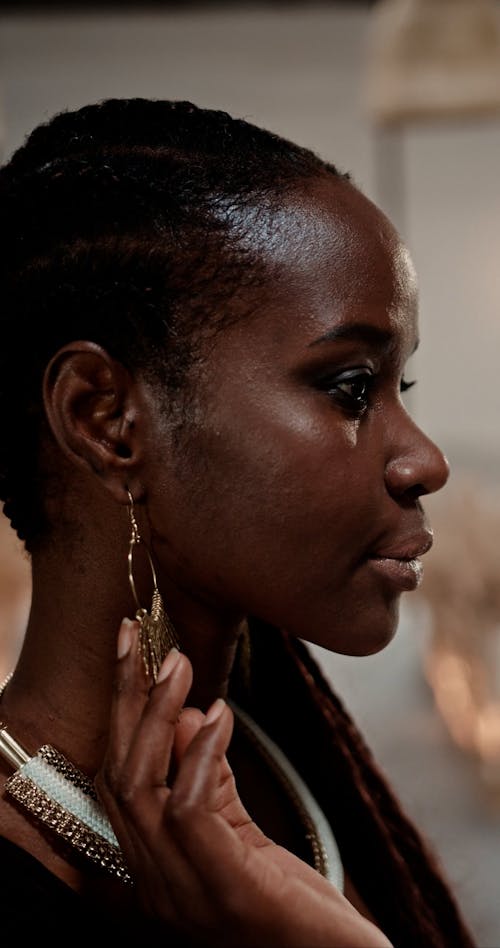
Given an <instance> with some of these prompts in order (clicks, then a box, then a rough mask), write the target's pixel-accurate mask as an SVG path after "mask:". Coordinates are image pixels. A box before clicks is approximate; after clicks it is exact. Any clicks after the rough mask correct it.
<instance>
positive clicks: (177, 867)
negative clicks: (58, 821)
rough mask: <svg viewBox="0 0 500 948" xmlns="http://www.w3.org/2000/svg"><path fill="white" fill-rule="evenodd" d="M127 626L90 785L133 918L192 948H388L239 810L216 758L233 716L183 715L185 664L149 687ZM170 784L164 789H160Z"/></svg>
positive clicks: (168, 662) (215, 711)
mask: <svg viewBox="0 0 500 948" xmlns="http://www.w3.org/2000/svg"><path fill="white" fill-rule="evenodd" d="M137 633H138V624H137V623H127V622H125V623H123V624H122V627H121V629H120V639H119V642H120V646H119V649H120V647H121V652H122V655H123V652H124V651H125V649H124V643H125V642H127V640H128V641H129V642H130V648H129V650H128V651H127V652H126V654H124V655H123V657H122V658H121V659H120V660H119V662H118V668H117V676H116V688H115V694H114V698H113V703H112V710H111V720H110V735H109V744H108V749H107V753H106V756H105V760H104V762H103V766H102V769H101V771H100V773H99V774H98V776H97V778H96V787H97V790H98V793H99V796H100V798H101V800H102V802H103V805H104V806H105V807H106V810H107V812H108V815H109V818H110V820H111V823H112V825H113V828H114V831H115V833H116V836H117V838H118V840H119V842H120V846H121V847H122V850H123V852H124V855H125V858H126V860H127V863H128V866H129V870H130V873H131V875H132V878H133V880H134V883H135V887H136V891H137V894H138V898H139V902H140V905H141V909H142V910H143V911H144V912H145V914H147V915H148V916H151V917H153V918H155V919H157V920H160V921H162V920H163V921H164V922H165V926H166V929H167V928H170V930H172V929H174V930H176V931H178V932H179V933H181V934H182V935H183V936H185V937H188V938H190V939H192V940H193V942H194V943H195V944H197V945H207V946H210V945H214V946H223V945H228V946H231V948H232V946H234V945H238V946H239V948H256V946H258V948H267V946H280V948H285V946H286V948H391V946H390V943H389V942H388V941H387V939H386V938H385V936H384V935H383V934H382V933H381V932H380V931H379V930H378V929H377V928H376V927H375V926H374V925H373V924H372V923H371V922H369V921H368V920H367V919H365V918H364V917H363V916H362V915H360V914H359V913H358V912H357V911H356V910H355V909H354V908H353V906H352V905H351V903H350V902H349V901H348V900H347V899H346V898H344V896H343V895H342V894H341V893H340V892H339V891H338V890H337V889H336V888H335V887H334V886H333V885H332V884H331V883H330V882H328V880H326V879H325V878H323V876H321V875H320V874H319V873H318V872H317V871H316V870H315V869H313V868H312V867H310V866H308V865H307V864H306V863H304V862H302V860H300V859H298V858H297V857H296V856H294V855H293V854H292V853H290V852H288V851H287V850H286V849H284V848H283V847H281V846H277V845H276V844H275V843H273V842H272V840H270V839H269V838H268V837H266V836H265V835H264V834H263V833H262V831H261V830H260V829H259V828H258V827H257V826H256V825H255V823H254V822H253V821H252V819H251V818H250V816H249V814H248V813H247V811H246V810H245V808H244V806H243V804H242V802H241V800H240V798H239V796H238V791H237V788H236V784H235V781H234V778H233V775H232V772H231V769H230V767H229V764H228V761H227V758H226V751H227V748H228V745H229V742H230V739H231V734H232V727H233V715H232V712H231V709H230V708H229V706H228V705H227V704H226V703H225V702H223V701H222V700H221V699H218V701H216V702H215V703H214V704H213V705H212V707H211V708H210V709H209V711H208V713H207V715H206V716H205V715H204V714H203V713H202V712H201V711H199V710H197V709H194V708H190V709H185V710H182V709H183V705H184V702H185V700H186V697H187V695H188V692H189V690H190V687H191V683H192V667H191V663H190V662H189V659H188V658H187V657H186V656H185V655H182V654H180V653H176V652H175V651H174V652H172V653H170V654H169V656H167V658H166V659H165V662H164V663H163V666H162V669H161V671H160V675H159V677H158V681H157V683H156V685H155V686H154V687H153V688H151V689H150V688H149V686H148V682H147V680H146V676H145V674H144V671H143V668H142V659H141V658H140V655H139V651H138V647H137ZM167 775H168V780H167V779H166V777H167Z"/></svg>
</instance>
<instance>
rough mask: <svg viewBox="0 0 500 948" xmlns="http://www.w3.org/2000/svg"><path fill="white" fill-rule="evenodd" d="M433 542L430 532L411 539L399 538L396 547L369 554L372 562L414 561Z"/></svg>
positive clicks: (415, 535)
mask: <svg viewBox="0 0 500 948" xmlns="http://www.w3.org/2000/svg"><path fill="white" fill-rule="evenodd" d="M432 542H433V535H432V532H431V531H427V530H426V531H425V532H423V533H419V534H414V535H413V536H411V537H406V538H401V539H400V540H398V543H397V544H396V545H392V546H388V547H387V548H384V549H381V550H375V551H374V552H373V553H371V554H370V559H373V560H408V561H409V560H416V559H418V557H419V556H423V555H424V553H427V552H428V551H429V550H430V548H431V546H432Z"/></svg>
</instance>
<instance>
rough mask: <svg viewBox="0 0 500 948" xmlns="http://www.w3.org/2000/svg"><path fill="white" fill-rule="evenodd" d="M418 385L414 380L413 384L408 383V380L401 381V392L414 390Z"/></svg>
mask: <svg viewBox="0 0 500 948" xmlns="http://www.w3.org/2000/svg"><path fill="white" fill-rule="evenodd" d="M416 384H417V380H416V379H414V380H413V382H407V381H406V379H401V384H400V386H399V391H400V392H407V391H408V389H409V388H413V386H414V385H416Z"/></svg>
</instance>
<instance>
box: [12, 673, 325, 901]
mask: <svg viewBox="0 0 500 948" xmlns="http://www.w3.org/2000/svg"><path fill="white" fill-rule="evenodd" d="M12 674H13V672H11V673H10V674H9V675H8V676H7V678H6V679H5V680H4V681H3V682H2V684H1V685H0V701H1V698H2V695H3V693H4V691H5V688H6V687H7V685H8V683H9V681H10V679H11V678H12ZM231 706H232V709H233V712H234V714H235V716H236V717H237V719H238V721H239V723H240V726H241V727H242V728H243V730H244V732H245V733H246V735H247V737H248V738H249V739H250V741H251V742H252V744H253V745H254V746H255V747H256V749H257V750H258V752H259V754H260V755H261V757H262V758H263V760H264V761H265V762H266V764H267V766H268V767H269V769H270V770H271V772H272V773H273V774H274V775H275V776H276V777H277V779H278V781H279V783H280V784H281V786H282V788H283V790H284V791H285V793H286V794H287V796H288V798H289V799H290V801H291V803H292V804H293V806H294V808H295V810H296V812H297V814H298V816H299V819H300V821H301V823H302V825H303V827H304V830H305V838H306V840H307V841H308V843H309V845H310V848H311V854H312V860H313V865H314V868H315V869H316V870H317V871H318V872H319V873H320V874H321V875H323V876H325V877H327V878H331V879H332V881H333V882H334V883H335V884H336V885H337V886H338V887H339V888H340V889H342V883H343V875H342V867H341V863H340V857H339V856H338V851H337V850H336V844H335V841H334V839H333V836H332V837H331V839H330V841H329V842H330V845H329V850H330V854H332V852H333V860H329V858H328V854H327V849H326V847H325V843H324V841H323V839H322V838H321V835H320V832H319V831H318V825H317V822H316V821H315V820H314V818H313V817H312V816H311V812H310V808H308V806H307V803H305V802H304V796H303V793H302V794H301V793H300V792H299V791H298V789H297V781H296V778H295V781H292V780H291V779H290V776H289V773H288V771H289V770H290V769H291V768H290V767H288V768H287V767H285V766H284V756H283V755H281V756H278V753H280V752H279V748H275V746H274V745H273V743H272V742H271V741H270V740H269V739H268V738H267V736H266V735H264V734H263V733H262V732H261V730H260V728H259V727H258V725H256V724H255V722H254V721H253V720H252V718H250V716H249V715H248V714H246V712H244V711H243V710H242V709H241V708H239V707H238V706H237V705H235V704H234V703H231ZM0 754H1V755H2V756H3V757H4V758H5V759H6V760H7V762H8V763H9V764H10V765H11V766H13V767H14V768H15V770H14V773H13V774H12V776H11V777H9V778H8V779H7V781H6V783H5V792H6V793H7V794H9V795H10V796H11V797H12V798H13V799H14V800H16V801H17V803H19V804H20V805H21V806H22V807H24V808H25V809H26V810H28V811H29V812H30V813H31V814H32V815H33V816H34V817H35V818H36V819H37V820H38V821H39V822H41V823H42V824H43V825H44V826H46V827H47V828H48V829H50V831H51V832H53V833H55V834H56V835H57V836H60V837H61V838H62V839H64V840H65V841H66V842H67V843H68V844H69V845H70V846H71V847H73V848H74V849H76V850H77V851H78V852H80V853H82V854H83V855H85V856H86V857H87V858H89V859H90V860H91V861H92V862H94V863H95V864H97V865H98V866H100V868H101V869H103V870H105V871H106V872H108V873H111V874H112V875H114V876H117V877H118V878H119V879H120V880H121V881H122V882H125V883H132V878H131V876H130V873H129V871H128V869H127V866H126V864H125V860H124V857H123V853H122V851H121V849H120V847H119V844H118V840H117V839H116V836H115V834H114V831H113V829H112V826H111V823H110V822H109V820H108V818H107V816H106V813H105V811H104V809H103V807H102V806H101V804H100V803H99V801H98V799H97V794H96V792H95V789H94V785H93V783H92V781H91V780H90V779H89V778H88V777H86V776H85V774H83V773H82V772H81V771H80V770H78V768H77V767H75V766H74V764H72V763H71V761H70V760H68V759H67V758H66V757H65V756H64V755H63V754H61V753H60V751H58V750H56V749H55V748H54V747H52V746H51V745H50V744H44V745H43V746H42V747H40V748H39V750H38V751H36V753H35V754H34V755H33V756H30V755H29V754H28V753H27V751H26V750H25V749H24V748H23V747H22V746H21V745H20V744H19V743H18V742H17V741H16V740H15V738H13V737H12V735H11V734H10V733H9V731H8V730H7V727H6V725H5V724H4V723H3V722H2V721H1V720H0ZM332 861H333V863H334V866H333V870H334V872H333V875H334V876H335V878H332V876H331V873H330V870H331V869H332V866H331V865H330V862H332Z"/></svg>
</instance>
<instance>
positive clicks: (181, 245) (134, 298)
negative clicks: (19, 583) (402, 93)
mask: <svg viewBox="0 0 500 948" xmlns="http://www.w3.org/2000/svg"><path fill="white" fill-rule="evenodd" d="M322 174H330V175H335V176H337V177H345V178H347V177H348V176H347V175H342V176H340V175H339V173H338V172H337V169H336V168H335V167H334V166H333V165H331V164H327V163H326V162H324V161H322V160H321V159H320V158H319V157H318V156H316V155H315V154H314V153H313V152H312V151H309V150H308V149H305V148H301V147H299V146H297V145H295V144H293V143H291V142H289V141H287V140H285V139H283V138H281V137H280V136H278V135H276V134H273V133H271V132H269V131H266V130H264V129H261V128H259V127H257V126H255V125H253V124H251V123H250V122H247V121H244V120H241V119H234V118H232V117H231V116H230V115H228V114H227V113H226V112H223V111H215V110H210V109H202V108H198V107H196V106H195V105H193V104H192V103H190V102H171V101H162V100H148V99H138V98H136V99H109V100H105V101H102V102H99V103H95V104H92V105H88V106H85V107H84V108H81V109H79V110H76V111H74V112H69V111H67V112H63V113H60V114H58V115H56V116H55V117H53V118H52V119H51V120H50V121H49V122H47V123H46V124H43V125H40V126H39V127H38V128H36V129H35V130H34V131H33V132H32V133H31V135H30V136H29V137H28V138H27V140H26V142H25V144H24V145H23V146H22V147H20V148H19V149H18V150H17V151H16V152H15V153H14V155H13V156H12V158H11V159H10V161H9V162H8V163H7V164H6V165H5V166H4V167H3V168H2V169H1V170H0V208H1V215H2V223H3V239H2V250H1V255H0V256H1V261H2V262H1V264H0V273H1V282H2V308H1V317H0V319H1V322H0V326H1V333H2V354H1V356H0V412H1V416H2V426H3V438H2V445H3V448H2V449H0V500H3V501H4V512H5V514H6V515H7V516H8V517H9V519H10V521H11V523H12V526H13V527H14V529H15V530H16V531H17V533H18V536H19V537H20V538H21V539H23V540H24V542H25V546H26V548H27V549H28V550H32V549H33V547H34V545H35V543H36V542H37V540H39V539H40V538H43V537H44V535H45V534H46V533H47V529H48V526H49V525H48V524H47V523H46V522H45V519H44V512H43V507H44V505H43V499H42V498H43V493H44V490H45V491H46V490H47V489H48V484H47V481H46V479H44V476H43V472H42V468H41V464H40V460H39V459H40V448H41V442H42V439H43V436H44V435H46V434H47V429H46V424H45V418H44V413H43V408H42V395H41V389H42V379H43V373H44V370H45V367H46V365H47V363H48V361H49V359H50V358H51V356H52V355H53V354H54V353H55V352H56V351H57V350H58V349H59V348H60V346H62V345H64V344H66V343H68V342H71V341H72V340H74V339H89V340H92V341H94V342H97V343H98V344H100V345H102V346H103V348H105V349H106V350H107V351H108V352H109V353H110V355H112V356H114V357H115V358H117V359H119V360H121V361H122V362H123V363H124V364H125V365H127V366H128V367H129V368H133V369H136V370H137V369H139V370H142V371H144V372H148V373H149V374H150V375H151V374H153V375H154V376H155V377H156V378H158V379H160V380H161V382H162V385H163V386H164V387H165V390H168V391H174V390H177V391H179V390H180V389H181V388H182V385H183V382H184V381H185V378H186V374H187V370H188V367H189V366H190V365H191V364H192V361H193V358H194V353H195V349H196V346H195V341H196V338H199V337H200V332H201V331H207V330H208V329H215V328H217V327H216V323H217V326H218V327H220V325H221V324H222V323H224V321H225V320H226V321H228V320H230V319H231V318H234V315H235V312H236V311H237V310H238V306H237V305H236V301H235V300H234V297H235V296H238V294H240V295H241V289H242V288H245V289H247V290H248V287H249V286H252V285H256V286H257V285H258V282H259V267H258V264H257V261H256V259H255V255H254V256H253V257H252V255H251V253H250V252H249V251H248V250H247V251H246V252H245V251H244V249H243V243H242V241H241V240H240V241H238V237H241V229H242V227H243V226H244V225H242V223H241V221H242V220H243V217H244V215H243V217H242V215H241V213H240V212H241V210H242V209H245V208H246V209H248V208H249V207H252V208H253V209H254V212H255V208H257V212H258V208H259V207H260V208H263V207H266V206H267V207H268V208H269V206H275V205H276V203H277V202H278V203H279V202H280V201H283V199H284V197H285V195H286V193H287V192H288V191H290V189H293V188H294V187H296V186H297V183H298V181H300V180H302V181H303V180H305V179H307V178H313V177H317V176H318V175H322ZM234 211H236V216H237V217H238V220H239V221H240V224H239V225H238V226H234V217H235V215H234V213H233V212H234ZM231 220H233V223H231ZM215 314H217V316H215Z"/></svg>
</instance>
